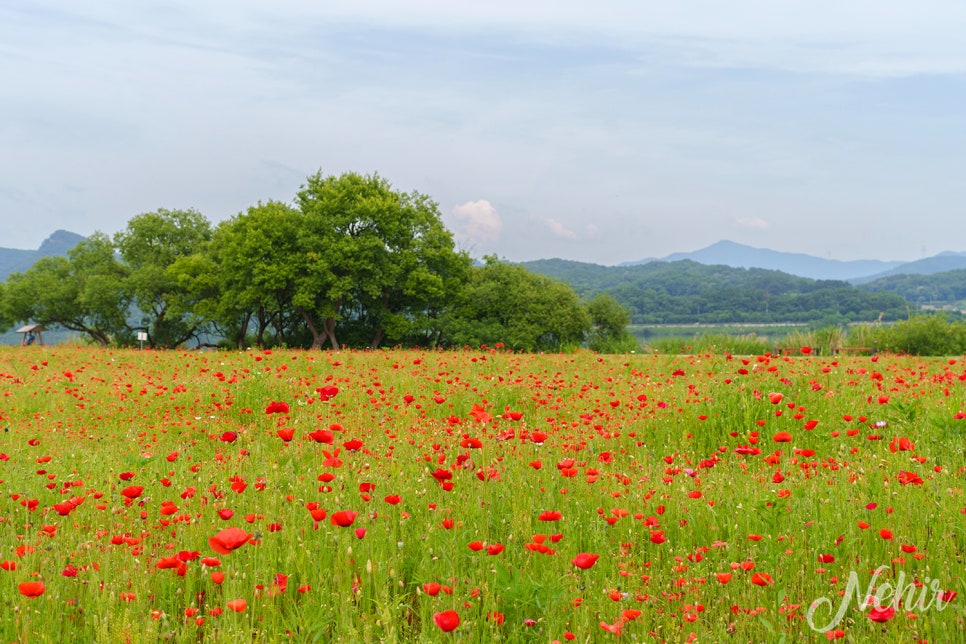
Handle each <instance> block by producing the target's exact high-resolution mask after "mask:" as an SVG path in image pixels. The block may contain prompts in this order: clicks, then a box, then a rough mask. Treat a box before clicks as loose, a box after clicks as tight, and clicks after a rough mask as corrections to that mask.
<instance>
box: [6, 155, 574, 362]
mask: <svg viewBox="0 0 966 644" xmlns="http://www.w3.org/2000/svg"><path fill="white" fill-rule="evenodd" d="M18 320H19V321H28V320H32V321H34V322H38V323H41V324H43V325H45V326H48V327H62V328H65V329H69V330H75V331H79V332H81V333H84V334H86V335H87V336H88V337H90V338H91V339H93V340H94V341H96V342H98V343H100V344H104V345H107V344H111V343H113V344H121V345H123V344H133V343H135V342H136V338H137V334H138V333H146V334H147V336H148V344H149V346H151V347H177V346H181V345H184V344H185V343H188V342H190V341H196V342H200V341H201V338H202V337H211V336H214V337H218V338H223V341H224V342H225V343H227V344H230V345H232V346H238V347H240V346H246V345H248V344H256V345H259V346H290V347H307V348H316V349H317V348H322V347H323V346H328V347H331V348H332V349H339V348H340V347H341V346H343V344H344V343H348V344H349V345H350V346H354V347H369V348H378V347H380V346H384V345H387V344H388V345H407V346H414V345H417V346H453V345H457V346H461V345H464V344H471V345H479V344H490V345H495V344H497V343H501V342H502V343H503V344H504V345H506V346H508V347H512V348H514V349H519V350H526V351H534V350H548V351H552V350H558V349H560V348H563V347H567V346H577V345H580V344H581V343H582V342H584V341H585V339H586V338H587V334H588V333H589V332H590V330H591V327H592V320H591V315H590V313H589V312H588V309H587V306H586V305H584V304H583V303H581V302H580V300H579V298H578V297H577V295H576V293H575V292H574V291H573V289H572V288H570V287H569V286H568V285H566V284H565V283H563V282H561V281H558V280H553V279H550V278H547V277H543V276H539V275H536V274H535V273H532V272H530V271H528V270H526V269H524V268H522V267H520V266H515V265H511V264H508V263H506V262H502V261H500V260H498V259H497V258H495V257H490V258H487V259H486V264H485V265H484V266H481V267H474V266H473V265H472V260H471V259H470V257H469V255H468V254H467V253H465V252H461V251H458V250H457V249H456V247H455V243H454V241H453V236H452V234H451V233H450V231H449V230H447V229H446V227H445V226H444V225H443V222H442V217H441V215H440V212H439V207H438V205H437V204H436V203H435V202H434V201H432V200H431V199H430V198H429V197H427V196H426V195H423V194H420V193H418V192H415V191H413V192H401V191H398V190H395V189H393V187H392V186H391V185H390V184H389V182H388V181H387V180H385V179H384V178H382V177H380V176H379V175H377V174H373V175H360V174H357V173H351V172H350V173H345V174H342V175H339V176H326V175H323V174H322V173H321V172H319V173H316V174H315V175H312V176H310V177H308V178H307V180H306V183H305V184H304V185H303V186H302V188H301V189H300V190H299V192H298V194H297V195H296V198H295V200H294V202H293V203H292V204H286V203H281V202H277V201H270V202H267V203H259V204H257V205H255V206H252V207H250V208H248V209H247V210H246V211H244V212H240V213H238V214H236V215H235V216H233V217H231V218H229V219H227V220H225V221H222V222H221V223H220V224H218V225H217V226H215V227H212V225H211V224H210V222H209V221H208V220H207V219H206V218H205V217H204V216H203V215H202V214H201V213H199V212H197V211H195V210H190V209H188V210H166V209H159V210H157V211H156V212H150V213H143V214H139V215H136V216H135V217H133V218H132V219H130V220H129V221H128V224H127V226H126V228H125V229H124V230H122V231H120V232H118V233H117V234H116V235H114V237H113V239H112V238H110V237H108V236H107V235H104V234H102V233H95V234H94V235H92V236H91V237H90V238H89V239H87V240H85V241H84V242H81V243H80V244H79V245H78V246H77V247H76V248H75V249H74V250H72V251H71V252H70V253H69V254H68V255H67V256H66V257H51V258H45V259H44V260H41V261H39V262H38V263H37V264H36V265H34V266H33V267H31V268H30V269H29V270H27V271H25V272H24V273H18V274H15V275H12V276H11V277H10V279H9V281H8V283H6V284H4V285H3V288H2V289H0V321H3V322H4V324H8V325H10V324H13V323H15V322H16V321H18Z"/></svg>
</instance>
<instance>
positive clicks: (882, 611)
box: [869, 606, 896, 622]
mask: <svg viewBox="0 0 966 644" xmlns="http://www.w3.org/2000/svg"><path fill="white" fill-rule="evenodd" d="M895 614H896V609H895V608H893V607H892V606H882V607H879V606H873V607H872V608H870V609H869V619H871V620H872V621H873V622H888V621H889V620H890V619H892V618H893V617H895Z"/></svg>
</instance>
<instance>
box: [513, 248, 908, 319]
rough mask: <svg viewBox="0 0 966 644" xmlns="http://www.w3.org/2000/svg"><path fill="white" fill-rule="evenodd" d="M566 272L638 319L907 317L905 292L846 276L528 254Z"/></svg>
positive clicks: (581, 288) (534, 265) (543, 268)
mask: <svg viewBox="0 0 966 644" xmlns="http://www.w3.org/2000/svg"><path fill="white" fill-rule="evenodd" d="M525 266H526V267H527V268H529V269H530V270H533V271H535V272H538V273H541V274H544V275H549V276H552V277H555V278H557V279H561V280H564V281H565V282H567V283H568V284H570V285H571V286H572V287H573V288H574V290H576V291H577V293H578V294H580V295H582V296H585V297H586V296H589V295H591V294H595V293H600V292H604V293H608V294H610V295H612V296H613V297H614V298H615V299H616V300H617V301H618V302H619V303H620V304H621V306H623V307H625V308H627V309H628V310H629V311H630V312H631V319H632V322H633V323H634V324H680V323H696V322H701V323H738V322H762V323H764V322H814V321H818V320H821V321H822V323H823V324H824V325H837V324H842V323H846V322H852V321H862V320H875V319H879V318H880V315H881V318H882V319H884V320H897V319H901V318H904V317H906V302H905V301H904V300H903V299H902V298H901V297H900V296H898V295H895V294H893V293H885V292H868V291H863V290H861V289H859V288H856V287H854V286H852V285H850V284H848V283H846V282H839V281H831V280H811V279H808V278H804V277H796V276H793V275H787V274H785V273H782V272H780V271H773V270H766V269H762V268H732V267H729V266H706V265H704V264H698V263H697V262H693V261H689V260H684V261H677V262H650V263H648V264H640V265H635V266H598V265H596V264H585V263H581V262H571V261H566V260H560V259H553V260H540V261H535V262H527V263H526V264H525Z"/></svg>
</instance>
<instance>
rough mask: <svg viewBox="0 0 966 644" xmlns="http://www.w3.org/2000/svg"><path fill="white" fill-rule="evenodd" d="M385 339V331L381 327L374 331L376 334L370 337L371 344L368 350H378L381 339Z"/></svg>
mask: <svg viewBox="0 0 966 644" xmlns="http://www.w3.org/2000/svg"><path fill="white" fill-rule="evenodd" d="M385 337H386V330H385V329H383V328H382V327H379V328H378V329H376V334H375V335H374V336H372V342H370V343H369V348H370V349H378V348H379V345H380V344H381V343H382V339H383V338H385Z"/></svg>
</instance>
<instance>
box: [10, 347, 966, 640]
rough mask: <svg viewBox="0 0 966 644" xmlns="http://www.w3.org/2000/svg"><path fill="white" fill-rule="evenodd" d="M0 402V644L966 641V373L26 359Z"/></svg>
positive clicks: (16, 354)
mask: <svg viewBox="0 0 966 644" xmlns="http://www.w3.org/2000/svg"><path fill="white" fill-rule="evenodd" d="M0 382H2V392H3V397H2V402H0V426H2V427H3V432H2V433H0V479H2V480H0V590H2V598H3V603H2V606H0V611H2V615H0V641H5V642H61V641H67V640H72V641H96V642H155V641H158V642H161V641H164V642H284V641H293V642H329V641H344V642H360V641H426V642H449V641H453V642H456V641H460V642H476V641H480V642H483V641H507V642H517V641H520V642H530V641H532V642H552V641H559V642H567V641H575V642H589V641H593V642H598V641H603V642H607V641H614V642H742V643H744V642H764V641H768V642H778V641H788V642H823V641H836V640H837V641H842V642H867V641H873V640H874V641H876V642H937V643H939V642H952V641H960V640H961V639H962V632H963V629H964V603H963V601H964V597H966V593H964V589H963V579H964V578H963V557H964V550H966V537H964V532H963V531H964V527H966V498H964V495H963V477H964V473H966V442H964V438H966V362H964V361H962V360H957V359H938V358H928V359H926V358H915V357H899V356H873V357H869V356H849V357H821V356H816V355H812V354H810V352H809V351H808V349H807V347H805V348H803V352H802V354H801V355H795V356H772V355H767V354H766V355H759V356H731V355H710V354H707V355H695V356H666V355H634V356H598V355H595V354H592V353H589V352H581V353H576V354H572V355H563V354H559V355H521V354H514V353H512V352H507V351H503V350H502V349H499V348H486V347H484V348H482V349H479V350H461V351H448V352H433V351H403V350H394V351H378V352H364V351H341V352H305V351H280V350H276V351H269V350H248V351H238V352H198V351H192V352H187V351H183V352H178V351H164V352H156V351H137V350H107V349H90V348H82V347H32V348H28V349H14V348H3V349H0ZM65 638H67V639H65Z"/></svg>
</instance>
